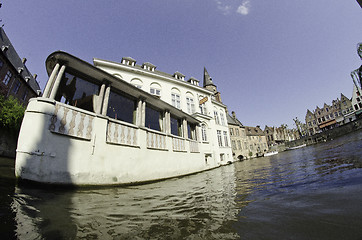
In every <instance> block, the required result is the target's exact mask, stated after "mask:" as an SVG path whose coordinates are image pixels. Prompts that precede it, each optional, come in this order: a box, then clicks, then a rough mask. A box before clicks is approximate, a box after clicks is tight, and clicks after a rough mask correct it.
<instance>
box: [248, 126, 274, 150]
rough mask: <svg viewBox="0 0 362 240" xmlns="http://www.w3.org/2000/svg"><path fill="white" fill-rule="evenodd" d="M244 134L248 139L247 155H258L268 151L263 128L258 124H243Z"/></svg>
mask: <svg viewBox="0 0 362 240" xmlns="http://www.w3.org/2000/svg"><path fill="white" fill-rule="evenodd" d="M245 134H246V137H247V139H248V142H247V143H248V146H247V147H248V151H249V156H251V157H259V156H262V155H263V154H264V153H265V152H267V151H268V149H269V148H268V144H267V140H266V137H265V134H264V132H263V130H261V128H260V126H256V127H248V126H245Z"/></svg>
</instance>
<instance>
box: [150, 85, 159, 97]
mask: <svg viewBox="0 0 362 240" xmlns="http://www.w3.org/2000/svg"><path fill="white" fill-rule="evenodd" d="M150 93H151V94H153V95H156V96H161V90H160V89H157V88H153V87H151V88H150Z"/></svg>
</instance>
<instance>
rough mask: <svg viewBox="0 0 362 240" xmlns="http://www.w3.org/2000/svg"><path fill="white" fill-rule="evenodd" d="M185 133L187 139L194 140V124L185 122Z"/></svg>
mask: <svg viewBox="0 0 362 240" xmlns="http://www.w3.org/2000/svg"><path fill="white" fill-rule="evenodd" d="M187 135H188V138H189V139H192V140H196V125H195V124H191V123H187Z"/></svg>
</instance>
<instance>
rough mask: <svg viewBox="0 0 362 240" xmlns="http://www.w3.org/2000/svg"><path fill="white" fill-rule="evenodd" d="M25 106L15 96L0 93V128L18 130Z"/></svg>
mask: <svg viewBox="0 0 362 240" xmlns="http://www.w3.org/2000/svg"><path fill="white" fill-rule="evenodd" d="M24 112H25V107H23V106H22V105H21V104H20V103H19V102H18V100H17V99H16V98H14V97H13V96H10V97H8V98H5V97H4V96H3V95H0V128H8V129H9V130H15V131H19V129H20V125H21V121H22V120H23V117H24Z"/></svg>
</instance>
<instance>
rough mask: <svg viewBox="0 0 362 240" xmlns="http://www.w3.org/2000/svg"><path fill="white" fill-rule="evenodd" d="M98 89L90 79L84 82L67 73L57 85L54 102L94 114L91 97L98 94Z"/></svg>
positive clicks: (93, 104)
mask: <svg viewBox="0 0 362 240" xmlns="http://www.w3.org/2000/svg"><path fill="white" fill-rule="evenodd" d="M99 89H100V86H99V85H98V84H95V83H93V82H91V79H88V78H87V80H84V79H82V78H80V77H77V76H74V75H72V74H70V73H68V72H67V73H65V74H64V77H63V78H62V80H61V82H60V84H59V88H58V91H57V94H56V95H55V101H59V102H62V103H65V104H69V105H72V106H75V107H78V108H81V109H84V110H87V111H91V112H94V111H95V109H93V108H94V106H95V103H94V102H93V99H94V98H93V96H95V95H98V94H99ZM111 92H112V90H111ZM112 107H113V106H112ZM108 111H110V109H109V108H108Z"/></svg>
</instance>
